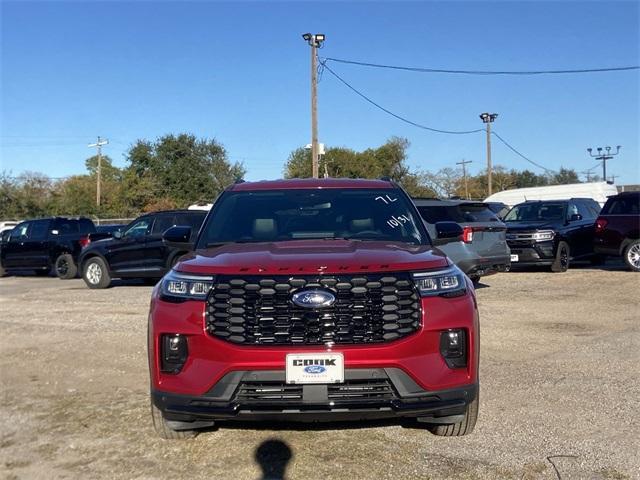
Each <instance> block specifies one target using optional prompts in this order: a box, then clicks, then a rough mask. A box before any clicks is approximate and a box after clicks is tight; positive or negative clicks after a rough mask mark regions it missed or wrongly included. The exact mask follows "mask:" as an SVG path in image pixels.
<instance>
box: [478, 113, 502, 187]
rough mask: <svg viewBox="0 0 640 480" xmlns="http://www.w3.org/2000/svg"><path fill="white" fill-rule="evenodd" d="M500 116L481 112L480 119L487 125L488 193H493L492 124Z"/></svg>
mask: <svg viewBox="0 0 640 480" xmlns="http://www.w3.org/2000/svg"><path fill="white" fill-rule="evenodd" d="M496 118H498V114H497V113H487V112H485V113H481V114H480V119H481V120H482V122H483V123H485V124H486V125H487V189H488V192H489V193H488V195H487V196H489V195H491V193H492V190H493V189H492V184H491V183H492V178H491V177H492V174H493V167H492V166H491V124H492V123H493V122H494V121H495V119H496Z"/></svg>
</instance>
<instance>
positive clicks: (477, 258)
mask: <svg viewBox="0 0 640 480" xmlns="http://www.w3.org/2000/svg"><path fill="white" fill-rule="evenodd" d="M413 202H414V203H415V205H416V207H417V208H418V211H419V212H420V215H421V216H422V219H423V221H424V224H425V226H426V227H427V230H428V231H429V235H431V237H432V238H436V228H435V224H436V223H437V222H456V223H457V224H458V225H460V226H461V227H462V229H463V235H462V241H460V242H452V243H448V244H446V245H442V246H438V248H439V249H440V250H441V251H442V252H444V253H445V254H446V255H447V256H448V257H449V258H450V259H451V260H452V261H453V262H454V263H455V264H456V265H458V267H460V269H461V270H462V271H464V272H465V273H466V274H467V275H468V276H469V278H471V280H473V283H475V284H477V283H478V281H479V280H480V277H482V276H484V275H491V274H493V273H497V272H504V271H506V270H508V269H509V267H510V266H511V257H510V253H511V252H510V250H509V246H508V245H507V240H506V231H507V227H506V226H505V224H504V223H502V221H501V220H500V219H499V218H498V217H497V216H496V214H495V213H494V212H492V211H491V209H490V208H489V205H487V204H486V203H482V202H473V201H468V200H438V199H426V198H414V199H413ZM434 245H438V241H437V240H436V241H434Z"/></svg>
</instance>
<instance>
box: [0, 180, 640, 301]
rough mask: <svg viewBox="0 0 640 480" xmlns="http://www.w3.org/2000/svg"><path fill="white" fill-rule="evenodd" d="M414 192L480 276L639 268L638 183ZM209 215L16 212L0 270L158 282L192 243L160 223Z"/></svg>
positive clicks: (92, 283)
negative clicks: (596, 193) (97, 216)
mask: <svg viewBox="0 0 640 480" xmlns="http://www.w3.org/2000/svg"><path fill="white" fill-rule="evenodd" d="M413 201H414V203H415V205H416V207H417V209H418V211H419V213H420V215H421V216H422V220H423V222H424V224H425V227H426V229H427V231H428V233H429V235H430V236H431V237H432V239H435V240H434V242H433V243H434V245H435V246H437V247H438V248H439V249H440V250H442V251H443V252H444V253H445V254H446V255H447V256H448V257H449V258H450V259H451V260H452V261H453V262H454V263H455V264H456V265H458V267H459V268H460V269H461V270H462V271H464V272H465V273H466V274H467V275H468V276H469V277H470V278H471V280H472V281H473V282H474V283H478V281H479V280H480V278H481V277H482V276H485V275H490V274H493V273H497V272H504V271H507V270H510V269H514V268H517V267H520V266H532V265H542V266H547V267H549V268H550V269H551V270H552V271H553V272H564V271H566V270H567V269H568V268H569V266H570V264H571V263H572V262H573V261H575V260H590V261H591V262H592V263H594V264H599V263H601V262H603V261H604V258H605V257H606V256H616V257H622V258H623V259H624V261H625V263H626V264H627V266H628V267H629V268H630V269H631V270H633V271H640V234H639V230H640V227H639V225H640V213H639V212H640V192H624V193H620V194H618V195H615V196H612V197H610V198H609V200H608V201H607V202H606V204H605V206H604V207H603V208H602V211H600V205H599V204H598V202H596V201H594V200H593V199H590V198H572V199H569V200H538V201H526V202H523V203H520V204H518V205H515V206H514V207H513V208H512V209H510V210H508V211H507V213H506V214H505V213H504V211H505V207H504V205H502V204H496V203H484V202H475V201H465V200H439V199H431V198H429V199H425V198H414V199H413ZM497 212H502V214H503V218H502V219H501V218H500V216H499V213H497ZM206 215H207V210H205V209H202V210H194V209H189V210H170V211H161V212H154V213H149V214H145V215H142V216H140V217H138V218H136V219H135V220H134V221H132V222H131V223H130V224H129V225H99V226H96V225H94V223H93V222H92V221H91V220H90V219H88V218H66V217H52V218H43V219H37V220H27V221H23V222H20V223H17V222H13V223H14V224H15V225H14V226H13V227H12V229H11V225H7V227H8V228H6V229H5V230H4V231H2V232H0V275H4V274H5V273H6V272H12V271H17V270H21V271H24V270H32V271H34V272H35V273H36V274H38V275H47V274H49V273H50V272H51V271H52V270H53V271H54V272H55V274H56V275H57V276H58V277H60V278H62V279H69V278H74V277H76V276H78V275H81V276H82V278H83V279H84V281H85V283H86V284H87V286H88V287H89V288H106V287H108V286H109V285H111V281H112V280H113V279H116V278H140V279H144V280H146V281H151V282H155V281H157V280H158V279H160V278H161V277H162V276H163V275H164V274H165V273H166V272H167V271H168V270H170V269H171V267H172V266H173V265H174V264H175V263H176V261H177V260H178V259H179V258H180V257H181V256H182V255H184V254H185V253H187V250H186V249H185V248H178V247H175V246H171V245H170V244H167V243H166V242H164V241H163V239H162V234H163V232H165V231H166V230H167V229H169V228H170V227H172V226H187V227H190V232H191V233H190V235H191V238H190V241H192V240H193V239H194V238H195V236H196V235H197V232H198V230H199V228H200V226H201V224H202V222H203V221H204V219H205V217H206ZM439 222H455V223H457V224H458V225H459V226H460V227H461V228H462V236H461V238H460V241H458V242H449V243H446V244H440V245H439V243H440V242H439V241H438V240H437V237H438V232H437V230H436V224H437V223H439ZM5 223H6V222H5Z"/></svg>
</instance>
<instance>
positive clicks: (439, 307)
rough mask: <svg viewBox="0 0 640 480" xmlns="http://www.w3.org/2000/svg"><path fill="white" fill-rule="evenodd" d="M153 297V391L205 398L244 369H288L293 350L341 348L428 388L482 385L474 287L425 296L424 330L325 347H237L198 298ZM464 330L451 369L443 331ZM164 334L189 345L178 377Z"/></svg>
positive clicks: (354, 363) (351, 359) (349, 365)
mask: <svg viewBox="0 0 640 480" xmlns="http://www.w3.org/2000/svg"><path fill="white" fill-rule="evenodd" d="M157 290H158V287H156V291H155V292H154V295H153V297H152V302H151V312H150V315H149V330H148V331H149V336H148V342H149V343H148V352H149V367H150V374H151V389H152V390H153V391H158V392H166V393H168V394H179V395H187V396H190V397H200V396H206V395H207V393H208V392H209V391H211V389H212V388H214V386H215V385H216V384H218V383H219V382H220V381H221V380H222V378H223V377H225V376H226V375H227V374H230V373H233V372H237V371H263V370H276V371H282V372H284V370H285V359H286V356H287V354H290V353H315V352H327V351H332V352H335V353H342V354H343V356H344V366H345V369H346V370H349V369H370V368H374V369H379V368H383V369H389V368H397V369H400V370H402V371H403V372H404V373H406V374H407V375H408V376H409V377H410V378H411V379H412V380H413V381H414V382H415V383H416V384H417V385H419V386H420V388H422V389H423V390H425V391H441V390H449V389H455V388H458V387H464V386H468V385H470V384H475V383H477V378H478V360H479V358H478V357H479V322H478V311H477V306H476V301H475V295H474V294H473V293H472V292H473V287H472V285H471V284H470V282H469V292H468V293H467V294H466V295H464V296H460V297H456V298H444V297H428V298H423V299H421V302H422V306H421V308H422V319H421V323H422V324H421V326H420V329H419V330H418V331H417V332H415V333H413V334H411V335H409V336H406V337H403V338H401V339H398V340H394V341H390V342H384V343H370V344H350V345H343V344H336V345H333V346H325V345H272V346H262V345H236V344H232V343H230V342H227V341H224V340H221V339H219V338H216V337H213V336H211V335H209V334H208V333H207V331H206V327H205V304H204V302H199V301H186V302H183V303H170V302H166V301H163V300H161V299H160V298H159V297H158V292H157ZM452 328H454V329H463V330H464V331H465V332H466V335H467V359H468V361H467V365H466V367H463V368H449V366H448V365H447V363H446V361H445V359H444V358H443V357H442V355H441V353H440V338H441V333H442V332H443V331H446V330H449V329H452ZM163 334H179V335H181V336H183V337H184V338H185V339H186V341H187V345H188V357H187V360H186V362H185V363H184V366H183V367H182V369H181V370H180V372H179V373H177V374H172V373H165V372H162V371H161V368H160V350H161V349H160V342H161V338H162V335H163Z"/></svg>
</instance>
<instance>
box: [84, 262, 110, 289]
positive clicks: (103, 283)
mask: <svg viewBox="0 0 640 480" xmlns="http://www.w3.org/2000/svg"><path fill="white" fill-rule="evenodd" d="M82 279H83V280H84V283H86V284H87V287H89V288H107V287H109V285H111V276H110V275H109V269H108V268H107V264H106V263H105V262H104V260H102V258H100V257H92V258H90V259H89V260H87V261H86V262H84V266H83V268H82Z"/></svg>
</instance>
